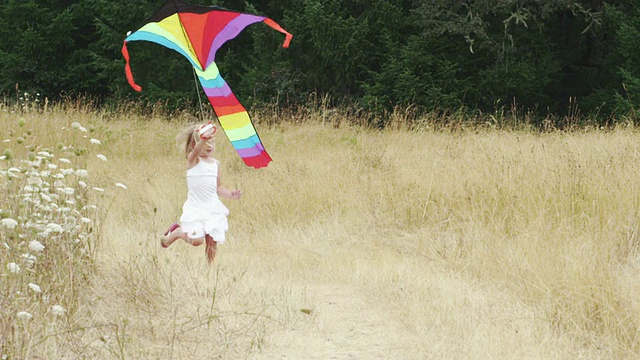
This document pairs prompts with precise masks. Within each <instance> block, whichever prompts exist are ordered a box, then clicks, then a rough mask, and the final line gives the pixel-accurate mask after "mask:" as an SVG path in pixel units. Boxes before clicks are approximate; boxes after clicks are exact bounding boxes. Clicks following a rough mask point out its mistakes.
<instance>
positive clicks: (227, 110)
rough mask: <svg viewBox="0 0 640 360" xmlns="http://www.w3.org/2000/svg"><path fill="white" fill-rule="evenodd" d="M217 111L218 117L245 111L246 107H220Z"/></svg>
mask: <svg viewBox="0 0 640 360" xmlns="http://www.w3.org/2000/svg"><path fill="white" fill-rule="evenodd" d="M215 110H216V114H217V115H218V117H221V116H225V115H230V114H235V113H239V112H243V111H245V109H244V107H243V106H242V105H240V104H238V105H232V106H218V107H216V109H215Z"/></svg>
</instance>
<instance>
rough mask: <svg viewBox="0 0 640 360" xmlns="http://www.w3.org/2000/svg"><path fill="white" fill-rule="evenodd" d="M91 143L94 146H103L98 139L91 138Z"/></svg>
mask: <svg viewBox="0 0 640 360" xmlns="http://www.w3.org/2000/svg"><path fill="white" fill-rule="evenodd" d="M89 142H91V143H92V144H96V145H100V144H102V143H101V142H100V140H98V139H94V138H91V139H90V140H89Z"/></svg>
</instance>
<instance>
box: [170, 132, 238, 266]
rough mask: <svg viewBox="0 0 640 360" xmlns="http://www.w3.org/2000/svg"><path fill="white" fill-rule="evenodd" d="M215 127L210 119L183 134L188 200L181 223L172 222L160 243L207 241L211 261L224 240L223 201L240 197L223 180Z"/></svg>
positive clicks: (224, 212) (224, 213) (225, 210)
mask: <svg viewBox="0 0 640 360" xmlns="http://www.w3.org/2000/svg"><path fill="white" fill-rule="evenodd" d="M215 133H216V127H215V126H214V125H213V124H211V122H209V124H205V125H194V126H191V127H190V128H188V129H187V130H186V131H185V132H184V133H183V134H182V135H181V136H180V137H183V138H186V139H185V153H186V155H187V190H188V195H187V201H185V203H184V205H183V206H182V216H181V217H180V224H173V225H172V226H171V227H170V228H169V229H168V230H167V231H166V232H165V233H164V237H163V238H162V241H161V245H162V247H164V248H167V247H169V246H170V245H171V244H173V243H174V242H175V241H176V240H178V239H182V240H184V241H185V242H187V243H188V244H191V245H193V246H200V245H202V243H203V242H205V243H206V247H205V251H206V253H207V260H208V261H209V263H210V264H211V263H212V262H213V260H214V259H215V256H216V250H217V244H218V243H223V242H224V241H225V232H226V231H227V229H228V225H227V215H228V214H229V210H228V209H227V207H226V206H224V204H223V203H222V202H221V201H220V197H222V198H225V199H234V200H238V199H240V197H241V196H242V193H241V192H240V190H233V191H232V190H229V189H227V188H226V187H224V186H222V185H221V182H220V162H219V161H218V160H216V159H214V158H213V151H214V150H215V144H214V142H213V135H214V134H215Z"/></svg>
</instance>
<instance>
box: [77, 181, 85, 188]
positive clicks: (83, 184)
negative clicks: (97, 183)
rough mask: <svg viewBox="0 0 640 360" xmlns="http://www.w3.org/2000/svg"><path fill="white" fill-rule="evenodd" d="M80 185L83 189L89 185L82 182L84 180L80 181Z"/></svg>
mask: <svg viewBox="0 0 640 360" xmlns="http://www.w3.org/2000/svg"><path fill="white" fill-rule="evenodd" d="M78 185H80V186H81V187H82V188H86V187H87V183H86V182H84V181H82V180H80V181H78Z"/></svg>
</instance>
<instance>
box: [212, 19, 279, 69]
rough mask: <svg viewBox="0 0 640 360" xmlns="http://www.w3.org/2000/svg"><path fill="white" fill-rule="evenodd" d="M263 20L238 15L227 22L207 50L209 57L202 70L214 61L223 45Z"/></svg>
mask: <svg viewBox="0 0 640 360" xmlns="http://www.w3.org/2000/svg"><path fill="white" fill-rule="evenodd" d="M264 19H266V17H264V16H256V15H250V14H240V16H238V17H237V18H235V19H233V20H231V21H229V23H228V24H227V26H225V27H224V29H222V30H220V32H219V33H218V35H216V38H215V39H214V40H213V44H211V49H210V50H209V56H208V57H207V63H206V64H205V66H204V68H205V69H206V68H207V67H208V66H209V64H211V63H212V62H214V61H215V60H216V52H218V49H220V47H222V45H224V43H226V42H227V41H229V40H231V39H233V38H234V37H236V36H238V34H240V32H242V30H244V28H246V27H247V26H249V25H251V24H255V23H257V22H260V21H263V20H264Z"/></svg>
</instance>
